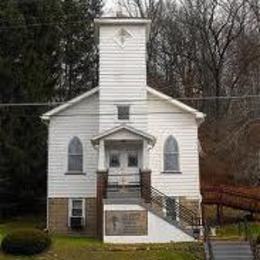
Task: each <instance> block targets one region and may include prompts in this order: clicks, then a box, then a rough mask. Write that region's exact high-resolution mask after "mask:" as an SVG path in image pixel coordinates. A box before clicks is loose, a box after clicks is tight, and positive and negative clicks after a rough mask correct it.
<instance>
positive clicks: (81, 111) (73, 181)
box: [48, 93, 99, 198]
mask: <svg viewBox="0 0 260 260" xmlns="http://www.w3.org/2000/svg"><path fill="white" fill-rule="evenodd" d="M98 109H99V106H98V94H97V93H96V94H94V95H92V96H90V97H88V98H86V99H84V100H82V101H81V102H80V103H78V104H76V105H74V106H72V107H70V108H69V109H67V110H65V111H61V112H60V113H58V114H57V116H54V117H52V118H51V120H50V125H49V155H48V196H49V197H56V198H68V197H95V196H96V170H97V151H96V150H95V149H94V148H93V146H92V144H91V141H90V140H91V138H92V137H93V136H94V135H95V134H96V133H97V132H98V122H99V121H98ZM86 114H92V115H86ZM74 136H77V137H78V138H80V140H81V142H82V145H83V171H84V173H86V175H65V173H66V172H67V165H68V160H67V159H68V144H69V142H70V140H71V139H72V138H73V137H74Z"/></svg>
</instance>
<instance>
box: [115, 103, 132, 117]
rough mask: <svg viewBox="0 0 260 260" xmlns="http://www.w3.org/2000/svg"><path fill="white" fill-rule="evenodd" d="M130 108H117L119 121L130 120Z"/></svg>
mask: <svg viewBox="0 0 260 260" xmlns="http://www.w3.org/2000/svg"><path fill="white" fill-rule="evenodd" d="M129 112H130V107H129V106H117V118H118V120H129V114H130V113H129Z"/></svg>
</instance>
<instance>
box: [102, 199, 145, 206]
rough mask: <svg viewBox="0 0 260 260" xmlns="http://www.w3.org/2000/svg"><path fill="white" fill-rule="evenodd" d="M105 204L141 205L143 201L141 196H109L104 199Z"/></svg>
mask: <svg viewBox="0 0 260 260" xmlns="http://www.w3.org/2000/svg"><path fill="white" fill-rule="evenodd" d="M103 202H104V204H119V205H120V204H131V205H134V204H137V205H140V204H142V203H143V199H141V198H107V199H104V200H103Z"/></svg>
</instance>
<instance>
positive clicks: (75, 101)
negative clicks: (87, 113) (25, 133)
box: [41, 87, 99, 120]
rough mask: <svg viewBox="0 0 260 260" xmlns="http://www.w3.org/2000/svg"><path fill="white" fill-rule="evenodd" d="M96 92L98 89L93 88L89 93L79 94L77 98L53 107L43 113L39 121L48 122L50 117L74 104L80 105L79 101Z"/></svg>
mask: <svg viewBox="0 0 260 260" xmlns="http://www.w3.org/2000/svg"><path fill="white" fill-rule="evenodd" d="M98 90H99V87H95V88H93V89H91V90H89V91H87V92H85V93H83V94H81V95H79V96H77V97H75V98H73V99H71V100H69V101H67V102H66V103H64V104H62V105H60V106H58V107H55V108H54V109H52V110H50V111H48V112H46V113H44V114H43V115H42V116H41V119H43V120H49V119H50V117H51V116H54V115H56V114H58V113H60V112H61V111H64V110H65V109H67V108H69V107H71V106H74V105H75V104H78V103H80V101H82V100H83V99H85V98H87V97H89V96H91V95H93V94H95V93H97V92H98Z"/></svg>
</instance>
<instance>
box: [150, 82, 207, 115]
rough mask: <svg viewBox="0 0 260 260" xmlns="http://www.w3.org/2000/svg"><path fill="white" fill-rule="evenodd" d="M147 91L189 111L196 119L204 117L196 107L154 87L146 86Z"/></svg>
mask: <svg viewBox="0 0 260 260" xmlns="http://www.w3.org/2000/svg"><path fill="white" fill-rule="evenodd" d="M146 89H147V91H148V92H149V93H151V94H153V95H155V96H157V97H158V98H161V99H162V100H165V101H167V102H169V103H170V104H172V105H174V106H176V107H178V108H179V109H181V110H183V111H186V112H188V113H191V114H193V115H195V117H196V118H197V119H204V118H205V116H206V115H205V114H204V113H202V112H200V111H198V110H197V109H194V108H192V107H190V106H188V105H186V104H184V103H182V102H180V101H178V100H176V99H174V98H172V97H170V96H168V95H165V94H163V93H162V92H160V91H158V90H155V89H154V88H151V87H149V86H147V87H146Z"/></svg>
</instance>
